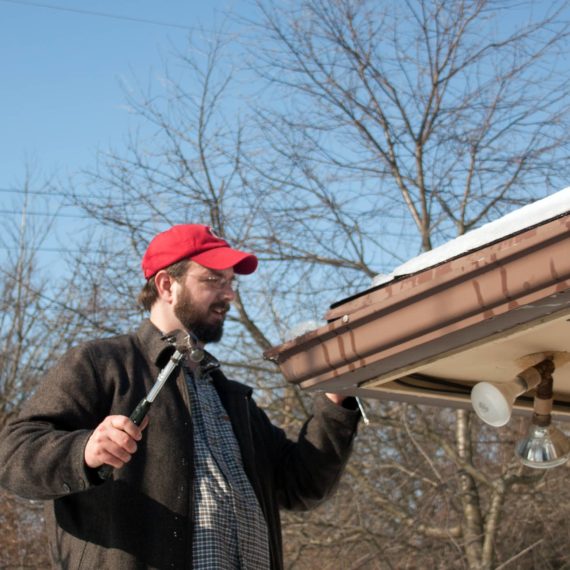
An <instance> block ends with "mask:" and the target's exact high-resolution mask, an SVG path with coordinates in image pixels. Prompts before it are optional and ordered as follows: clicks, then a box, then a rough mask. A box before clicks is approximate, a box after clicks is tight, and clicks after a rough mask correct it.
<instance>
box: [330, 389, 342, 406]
mask: <svg viewBox="0 0 570 570" xmlns="http://www.w3.org/2000/svg"><path fill="white" fill-rule="evenodd" d="M325 394H326V396H327V398H328V399H329V400H331V401H333V402H334V403H335V404H338V405H339V406H341V405H342V403H343V402H344V400H345V399H346V396H345V395H344V394H331V393H329V392H326V393H325Z"/></svg>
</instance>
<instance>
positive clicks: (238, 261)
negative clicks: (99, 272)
mask: <svg viewBox="0 0 570 570" xmlns="http://www.w3.org/2000/svg"><path fill="white" fill-rule="evenodd" d="M186 258H188V259H191V260H192V261H195V262H196V263H199V264H200V265H203V266H204V267H207V268H208V269H214V270H217V271H223V270H224V269H230V268H231V267H233V269H234V271H235V272H236V273H239V274H240V275H249V274H250V273H253V272H254V271H255V270H256V269H257V257H255V255H253V254H251V253H245V252H244V251H239V250H237V249H232V248H231V247H230V244H229V243H228V242H227V241H225V240H223V239H222V238H220V237H218V236H217V235H216V234H215V233H214V232H213V230H212V228H210V227H209V226H203V225H200V224H180V225H177V226H172V227H171V228H170V229H169V230H166V231H165V232H162V233H160V234H158V235H157V236H155V237H154V238H153V239H152V240H151V242H150V244H149V245H148V248H147V250H146V252H145V254H144V256H143V258H142V263H141V266H142V270H143V273H144V276H145V278H146V279H149V278H150V277H152V276H153V275H154V274H155V273H157V272H158V271H160V270H161V269H164V268H165V267H168V266H169V265H172V264H173V263H176V262H177V261H180V260H182V259H186Z"/></svg>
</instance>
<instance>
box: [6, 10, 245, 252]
mask: <svg viewBox="0 0 570 570" xmlns="http://www.w3.org/2000/svg"><path fill="white" fill-rule="evenodd" d="M238 4H239V5H238V6H237V7H236V4H235V3H233V4H232V3H231V2H228V1H224V0H208V1H207V2H205V1H197V0H167V1H165V2H158V1H156V0H154V1H151V0H114V1H113V2H111V1H109V0H98V2H96V3H94V2H88V1H87V0H38V1H37V2H36V1H33V0H0V70H1V85H2V88H1V89H0V133H1V134H0V212H1V213H0V223H2V225H3V227H5V223H6V220H7V219H8V218H9V219H10V220H11V221H12V222H14V221H15V220H16V219H17V217H18V216H17V212H18V211H20V209H21V199H22V197H21V195H20V194H18V193H17V192H14V190H15V189H18V188H19V187H21V185H22V183H23V181H24V179H25V174H26V168H27V167H31V169H32V172H34V174H35V176H34V178H33V179H32V182H33V183H37V184H40V183H41V182H42V181H43V180H44V179H46V178H49V177H54V178H55V179H61V180H64V179H66V178H67V177H68V176H70V175H72V174H73V173H74V172H75V171H77V170H78V169H80V168H83V167H88V166H89V164H92V163H93V162H94V159H95V156H96V153H97V150H105V149H108V148H109V147H110V146H114V147H116V146H119V145H120V144H121V142H122V141H123V140H124V139H125V137H126V135H127V134H128V132H129V129H131V128H132V127H133V121H134V118H133V116H132V115H131V114H130V113H129V111H128V108H127V106H126V104H125V94H124V90H123V87H122V85H125V84H132V83H133V82H134V81H135V80H136V81H139V82H141V83H142V84H145V83H146V82H149V81H150V82H152V81H154V80H155V79H156V77H157V76H158V74H160V72H161V70H162V68H163V61H164V60H166V59H168V57H169V55H170V54H172V52H173V51H174V50H175V49H177V48H179V49H180V48H182V47H183V46H184V45H185V43H186V42H187V39H188V35H189V34H190V33H192V34H193V35H196V34H201V33H203V31H204V32H205V33H206V34H207V33H208V31H209V30H212V29H214V28H215V27H216V26H217V25H219V24H220V23H221V22H223V21H225V20H226V19H227V18H226V14H229V13H231V12H234V13H235V12H236V11H237V8H239V11H241V12H242V13H243V12H244V11H245V10H246V9H247V6H248V4H247V3H246V2H242V3H241V4H240V3H238ZM32 185H33V184H32ZM33 206H35V207H36V210H38V208H39V209H40V210H41V211H40V212H37V213H36V217H39V218H41V215H40V214H43V213H45V212H46V210H47V211H55V209H56V208H57V206H58V200H57V198H51V199H50V200H47V199H46V198H45V197H40V196H38V197H37V198H34V203H33V205H32V206H31V207H30V211H32V212H33V211H34V207H33ZM61 214H65V215H63V216H62V215H61ZM73 215H74V213H73V212H70V211H66V210H65V209H64V210H61V212H60V217H59V220H60V223H58V227H57V228H56V232H55V234H56V235H54V236H53V243H52V244H51V246H52V247H62V246H61V243H62V241H64V242H65V241H66V240H67V238H68V231H66V230H67V229H69V228H70V227H75V225H76V224H78V223H81V219H80V218H79V219H74V218H72V217H71V216H73ZM57 244H59V245H57ZM0 245H1V244H0ZM48 245H49V244H48ZM2 254H3V252H2V251H0V259H1V258H2Z"/></svg>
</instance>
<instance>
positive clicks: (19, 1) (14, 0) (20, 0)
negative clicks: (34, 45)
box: [0, 0, 196, 32]
mask: <svg viewBox="0 0 570 570" xmlns="http://www.w3.org/2000/svg"><path fill="white" fill-rule="evenodd" d="M0 2H8V3H10V4H20V5H22V6H33V7H34V8H47V9H48V10H58V11H60V12H72V13H75V14H82V15H84V16H98V17H100V18H110V19H113V20H125V21H127V22H136V23H138V24H152V25H154V26H162V27H165V28H177V29H179V30H185V31H187V32H188V31H196V28H191V27H189V26H183V25H181V24H173V23H171V22H160V21H158V20H147V19H145V18H135V17H133V16H119V15H117V14H109V13H107V12H95V11H93V10H80V9H79V8H68V7H66V6H55V5H53V4H43V3H40V2H28V1H23V0H0Z"/></svg>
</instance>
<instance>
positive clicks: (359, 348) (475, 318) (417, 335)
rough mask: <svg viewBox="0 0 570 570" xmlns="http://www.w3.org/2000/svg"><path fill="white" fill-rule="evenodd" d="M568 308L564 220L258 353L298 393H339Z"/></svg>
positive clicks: (388, 288)
mask: <svg viewBox="0 0 570 570" xmlns="http://www.w3.org/2000/svg"><path fill="white" fill-rule="evenodd" d="M568 312H570V215H569V214H566V215H564V216H562V217H559V218H557V219H554V220H550V221H548V222H544V223H543V224H541V225H538V226H537V227H534V228H532V229H528V230H525V231H523V232H520V233H518V234H516V235H513V236H509V237H507V238H504V239H502V240H499V241H497V242H496V243H493V244H491V245H488V246H485V247H483V248H481V249H478V250H476V251H473V252H469V253H467V254H465V255H462V256H460V257H458V258H455V259H452V260H450V261H447V262H444V263H442V264H440V265H438V266H436V267H432V268H429V269H426V270H423V271H420V272H418V273H416V274H413V275H410V276H408V277H404V278H400V279H398V280H396V281H392V282H390V283H388V284H385V285H383V286H380V287H379V288H376V289H373V290H370V291H368V292H366V293H365V294H363V295H360V296H358V297H357V298H353V299H350V300H348V301H346V302H341V303H340V304H338V305H337V306H335V307H334V308H332V309H331V310H330V311H329V312H328V314H327V319H328V320H330V321H331V322H329V324H327V325H325V326H323V327H321V328H319V329H317V330H315V331H311V332H310V333H307V334H305V335H303V336H301V337H298V338H296V339H293V340H292V341H289V342H287V343H285V344H282V345H280V346H277V347H275V348H273V349H270V350H269V351H267V352H266V353H265V356H266V358H268V359H270V360H273V361H275V362H277V363H278V364H279V366H280V368H281V371H282V372H283V374H284V376H285V378H286V379H287V380H288V381H289V382H292V383H294V384H299V385H300V386H301V387H302V388H317V387H318V388H325V386H323V384H326V389H327V390H339V389H348V388H350V387H356V386H359V385H362V384H363V383H365V382H367V381H369V380H372V379H374V381H375V382H376V381H377V380H378V379H379V378H382V377H385V381H386V382H388V381H390V380H392V379H394V378H395V377H397V376H398V374H400V373H401V374H400V375H401V376H403V375H405V374H406V371H409V370H410V369H412V368H413V367H414V366H418V365H419V364H421V363H423V362H426V361H429V360H430V359H437V358H439V357H441V356H442V355H443V354H453V353H454V352H458V351H461V350H464V349H465V348H466V347H469V346H476V345H477V344H478V343H483V342H489V341H492V340H493V338H496V337H500V336H503V335H505V334H508V333H511V332H513V331H516V330H519V329H520V330H523V329H525V328H528V327H530V326H533V323H536V322H545V321H547V320H549V319H554V318H557V317H559V316H560V315H561V314H565V313H568Z"/></svg>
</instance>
